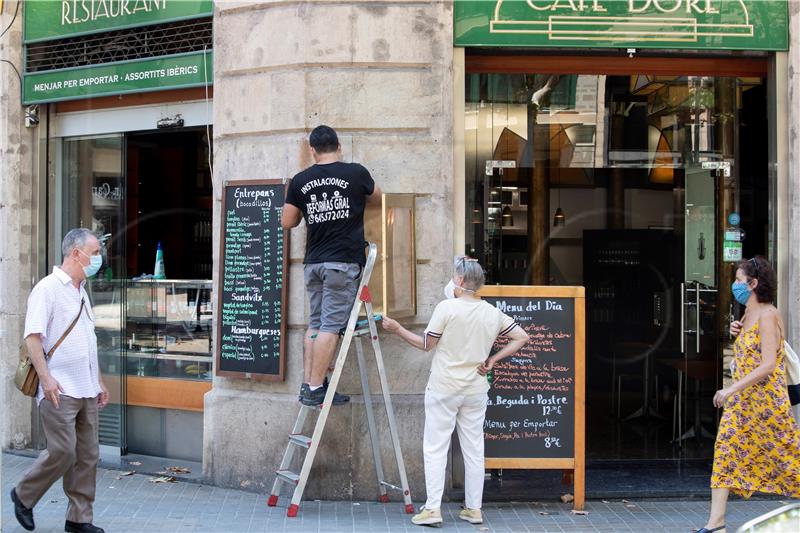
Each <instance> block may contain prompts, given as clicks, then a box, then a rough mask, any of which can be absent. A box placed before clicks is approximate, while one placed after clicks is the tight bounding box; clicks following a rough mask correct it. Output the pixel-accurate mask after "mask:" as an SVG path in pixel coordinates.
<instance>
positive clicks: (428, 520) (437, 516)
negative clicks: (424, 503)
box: [411, 507, 442, 527]
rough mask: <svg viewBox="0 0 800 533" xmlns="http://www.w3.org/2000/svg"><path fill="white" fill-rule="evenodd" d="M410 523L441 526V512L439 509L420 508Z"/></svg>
mask: <svg viewBox="0 0 800 533" xmlns="http://www.w3.org/2000/svg"><path fill="white" fill-rule="evenodd" d="M411 523H412V524H415V525H418V526H431V527H442V513H441V511H439V509H426V508H424V507H423V508H422V509H421V510H420V512H419V514H415V515H414V516H413V517H412V518H411Z"/></svg>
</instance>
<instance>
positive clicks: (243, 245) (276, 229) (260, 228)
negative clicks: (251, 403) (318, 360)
mask: <svg viewBox="0 0 800 533" xmlns="http://www.w3.org/2000/svg"><path fill="white" fill-rule="evenodd" d="M223 189H224V190H223V202H222V223H221V227H222V237H221V239H220V255H219V257H220V259H219V265H220V276H219V280H220V281H219V283H220V286H219V291H218V292H219V305H218V307H217V308H218V309H219V311H218V313H219V318H218V324H219V327H218V328H219V329H218V337H217V338H218V339H219V341H218V342H217V354H216V356H217V363H216V374H217V375H221V376H227V377H242V378H253V379H262V380H283V375H284V368H285V364H284V361H285V359H284V347H285V337H286V313H285V302H286V295H287V283H286V280H287V275H286V266H287V257H286V256H287V253H286V248H287V245H288V232H284V230H283V229H282V228H281V210H282V208H283V202H284V185H283V184H282V183H281V181H280V180H253V181H231V182H227V183H226V184H225V186H224V188H223Z"/></svg>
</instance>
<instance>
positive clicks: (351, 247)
mask: <svg viewBox="0 0 800 533" xmlns="http://www.w3.org/2000/svg"><path fill="white" fill-rule="evenodd" d="M374 190H375V181H373V179H372V176H370V175H369V171H368V170H367V169H366V168H364V167H362V166H361V165H359V164H358V163H343V162H341V161H337V162H335V163H327V164H324V165H314V166H311V167H309V168H307V169H305V170H304V171H302V172H300V173H299V174H297V175H296V176H295V177H293V178H292V181H291V183H289V190H288V191H287V193H286V203H287V204H292V205H293V206H295V207H297V208H298V209H300V211H302V212H303V218H304V219H305V221H306V226H308V228H307V234H306V235H307V236H306V258H305V263H324V262H326V261H341V262H345V263H357V264H359V265H362V266H363V265H364V263H365V262H366V258H365V256H364V206H365V204H366V199H367V198H366V197H367V196H369V195H370V194H372V192H373V191H374Z"/></svg>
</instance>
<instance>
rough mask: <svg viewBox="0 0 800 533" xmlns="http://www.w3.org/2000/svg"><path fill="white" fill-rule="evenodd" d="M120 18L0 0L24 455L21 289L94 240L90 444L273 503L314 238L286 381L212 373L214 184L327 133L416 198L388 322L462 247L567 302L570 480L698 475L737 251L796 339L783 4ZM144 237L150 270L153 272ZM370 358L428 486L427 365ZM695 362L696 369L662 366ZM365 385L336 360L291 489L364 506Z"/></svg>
mask: <svg viewBox="0 0 800 533" xmlns="http://www.w3.org/2000/svg"><path fill="white" fill-rule="evenodd" d="M39 4H42V5H44V6H45V7H48V4H49V7H48V8H47V9H45V7H40V6H39ZM62 4H63V5H62ZM101 4H102V5H105V7H106V8H107V9H108V12H105V11H102V10H101V8H100V5H101ZM84 5H85V6H86V11H84V10H83V6H84ZM136 5H137V6H138V7H139V8H140V9H139V10H138V11H136V12H133V8H131V9H130V11H131V12H130V13H128V12H125V10H124V9H123V8H122V5H121V4H120V3H116V2H113V1H110V2H107V3H105V2H103V3H97V2H95V3H90V2H82V3H81V2H78V3H69V2H66V3H61V2H28V3H18V2H13V1H6V2H4V3H3V7H2V24H0V28H2V29H5V28H6V26H9V30H8V32H7V33H6V34H5V35H4V36H3V37H2V40H0V47H2V48H0V53H2V59H4V60H7V61H9V62H11V63H12V64H13V65H15V66H16V68H17V70H18V71H19V72H20V74H21V77H22V79H18V78H17V76H16V74H15V73H14V71H13V70H12V69H11V68H10V66H9V65H8V64H7V63H3V64H2V67H0V86H2V88H3V92H2V102H3V105H2V110H0V125H2V135H0V143H3V144H2V148H1V150H2V154H3V157H2V160H1V161H0V191H1V192H0V204H2V205H0V231H1V232H2V238H0V243H2V244H1V245H2V251H1V254H0V259H2V260H1V261H0V272H2V276H1V277H0V294H2V295H3V298H2V299H1V300H0V346H1V347H2V348H1V349H0V353H2V367H1V368H2V376H3V380H2V381H3V384H4V387H5V388H4V390H3V405H4V406H5V407H4V409H3V418H2V428H3V431H4V435H5V436H4V439H3V446H4V447H13V446H14V443H15V442H16V443H17V444H19V443H20V442H21V441H24V442H25V444H26V445H27V446H33V447H36V446H37V443H38V442H40V437H39V435H38V434H37V424H38V422H37V418H36V409H35V408H34V407H33V406H32V405H31V403H30V401H29V400H28V399H27V398H23V397H22V396H21V395H20V394H19V393H17V392H16V390H14V388H13V385H11V376H12V375H13V370H14V367H15V364H16V361H17V357H18V355H19V353H20V349H21V339H20V336H21V332H22V329H23V321H24V310H25V301H26V297H27V294H28V292H29V290H30V288H31V287H32V285H33V284H34V283H35V282H36V281H37V280H38V279H40V278H41V277H42V276H44V275H45V274H46V273H47V272H48V271H49V270H50V269H52V266H53V265H55V264H58V263H59V262H60V256H59V254H58V244H59V242H60V239H61V235H62V234H63V231H64V230H66V229H67V228H69V227H71V226H74V225H84V226H87V227H92V228H93V229H94V230H96V231H98V233H99V234H100V235H101V236H103V237H104V241H105V244H106V249H107V261H106V266H105V270H104V271H103V272H101V273H100V274H99V275H98V277H97V279H95V280H93V281H92V282H91V284H92V291H93V299H94V305H95V309H96V311H97V314H98V317H99V319H98V323H97V327H98V330H99V332H98V342H99V343H100V347H101V352H102V353H104V354H105V355H104V361H103V370H104V373H105V374H106V376H107V380H108V381H110V382H111V383H112V385H113V387H112V388H113V395H112V396H113V398H114V400H115V401H114V405H113V406H112V409H110V410H108V411H107V412H105V413H104V415H103V417H104V418H103V420H102V428H103V431H102V435H101V439H102V443H103V444H104V447H105V448H104V449H105V451H106V452H107V453H117V454H119V453H126V452H129V453H141V454H146V455H156V456H163V457H170V458H175V459H178V460H179V459H186V460H196V461H202V463H203V471H204V474H205V476H206V477H208V478H209V479H210V480H211V481H212V482H213V483H216V484H220V485H226V486H236V487H246V488H249V489H251V490H256V491H260V492H266V491H267V490H268V489H269V486H270V484H271V483H272V480H273V476H274V470H275V468H276V467H277V465H278V463H279V461H280V457H281V454H282V451H283V447H284V445H285V442H286V435H287V432H288V431H289V429H290V427H291V425H292V423H293V421H294V418H295V416H296V413H297V405H298V404H297V390H298V389H299V386H300V381H301V378H302V363H301V360H302V354H301V351H302V337H303V330H304V326H305V323H306V320H307V316H308V306H307V303H306V301H305V296H304V288H303V282H302V280H303V277H302V268H303V265H302V258H303V251H304V248H303V243H304V235H303V230H302V229H299V230H295V231H294V232H293V233H292V236H291V246H290V259H289V275H288V283H289V298H288V302H287V306H286V309H287V313H288V317H287V322H288V339H287V346H288V349H287V351H286V365H287V366H286V378H285V380H284V381H282V382H256V381H253V380H246V379H236V378H225V377H219V376H215V375H214V369H213V363H212V359H213V357H212V355H213V353H214V351H215V349H216V344H215V343H216V342H217V340H216V339H214V338H213V337H214V335H213V334H212V332H213V331H214V330H215V329H216V328H215V322H214V321H215V320H216V317H215V314H214V311H215V309H214V302H215V294H216V291H217V288H218V286H219V276H218V272H219V257H218V250H219V238H220V231H221V230H220V220H221V218H222V217H221V199H222V190H223V184H224V183H226V182H229V181H235V180H252V179H261V178H273V179H288V178H290V177H291V176H292V175H293V174H294V173H296V172H298V171H299V170H301V169H303V168H305V167H306V166H308V165H310V164H311V159H310V156H309V153H308V150H307V146H306V139H307V136H308V133H309V132H310V130H311V129H312V128H313V127H314V126H316V125H318V124H323V123H324V124H329V125H331V126H333V127H334V128H336V129H337V131H338V132H339V134H340V139H341V141H342V147H343V153H344V157H345V158H346V159H347V160H352V161H358V162H360V163H362V164H363V165H365V166H366V167H367V168H368V169H369V170H370V172H371V173H372V175H373V177H374V178H375V180H376V182H377V183H378V184H380V186H381V188H382V189H383V191H385V192H386V193H388V194H389V195H392V194H404V195H412V196H413V204H412V205H413V210H414V213H413V214H414V220H415V228H414V229H415V231H414V232H413V235H414V239H413V243H411V245H412V246H411V249H412V250H413V254H411V257H413V265H412V267H411V268H412V275H411V278H412V279H413V282H412V283H411V284H410V285H409V284H408V283H406V284H405V285H402V284H398V285H397V286H395V287H392V288H391V290H390V291H388V292H386V293H385V294H387V295H392V296H387V297H386V299H387V301H386V302H384V304H385V305H386V306H387V307H388V308H389V309H392V305H393V303H394V301H395V300H397V301H400V300H402V299H403V298H402V295H403V293H404V292H403V291H406V292H408V291H411V292H412V293H413V294H412V298H410V299H409V301H411V302H412V305H411V306H410V309H411V311H410V312H408V313H406V315H407V316H405V317H404V318H403V321H404V323H405V324H406V325H407V326H409V327H411V328H412V329H417V330H422V329H423V328H424V325H425V324H426V323H427V319H428V318H429V317H430V315H431V312H432V310H433V307H434V306H435V305H436V303H437V302H438V301H439V300H440V299H441V298H442V288H443V287H444V285H445V284H446V282H447V280H448V277H449V273H450V270H451V264H452V257H453V255H454V254H460V253H468V254H470V255H472V256H474V257H477V258H479V259H480V260H481V263H482V264H483V265H484V266H485V267H486V269H487V275H488V279H489V282H490V283H492V284H495V283H498V284H504V285H581V286H585V287H586V291H587V292H586V294H587V317H586V325H587V326H586V327H587V350H586V353H587V377H588V380H587V442H586V446H587V460H588V462H589V464H590V465H591V464H592V462H593V461H595V462H598V463H600V462H603V461H622V462H623V464H624V465H628V466H624V467H626V468H636V467H637V465H641V464H642V463H646V462H648V461H662V460H669V461H676V460H677V461H678V462H679V463H680V462H681V461H705V460H707V459H708V458H709V457H710V453H711V448H712V446H711V445H712V444H713V441H712V440H709V439H704V438H703V437H702V435H703V434H704V431H706V432H708V433H709V434H711V433H713V429H714V427H713V426H714V422H715V416H714V413H713V411H711V409H710V399H708V401H707V402H706V403H707V404H708V405H704V404H703V398H705V395H707V394H708V393H709V391H710V392H711V393H712V394H713V390H715V388H716V386H717V385H718V384H720V383H722V382H723V381H724V379H726V375H725V357H726V355H727V353H728V350H729V349H730V339H728V338H727V335H726V334H725V324H726V323H727V320H729V318H730V316H731V315H737V313H738V312H739V310H737V309H736V308H735V307H734V305H733V303H732V301H731V297H730V295H729V290H728V287H729V285H730V281H731V276H732V272H733V270H732V265H734V264H735V261H736V260H737V258H738V257H740V256H743V257H750V256H752V255H755V254H761V255H764V256H766V257H767V258H769V259H770V260H772V261H773V262H774V264H775V265H776V268H777V272H778V275H779V295H778V306H779V308H780V309H781V311H782V313H783V315H784V317H785V321H786V324H787V333H788V335H787V336H788V338H789V341H790V342H791V341H797V340H798V339H800V317H798V315H797V313H793V312H792V310H794V309H797V308H798V305H800V280H798V273H797V265H798V264H799V263H798V260H799V259H800V257H798V255H800V230H798V229H797V225H796V224H791V223H790V221H791V220H794V219H795V218H796V217H797V214H798V212H799V210H800V163H798V160H797V156H796V154H797V153H798V151H799V150H800V140H798V139H800V135H798V134H796V133H797V131H796V130H797V129H798V128H800V117H799V116H798V111H797V110H798V109H800V107H799V104H800V102H798V99H799V98H800V96H798V94H797V93H796V91H794V90H793V87H794V86H795V84H796V83H797V80H796V79H795V76H796V75H797V74H796V72H798V67H800V65H798V60H800V55H798V54H800V52H799V51H798V50H800V45H798V41H797V29H798V27H800V26H798V24H800V22H798V21H799V20H800V19H798V12H800V9H798V6H800V3H798V2H796V1H795V0H789V1H782V0H770V1H746V0H743V1H739V0H735V1H734V0H730V1H729V0H703V1H700V2H695V1H688V2H683V1H680V0H670V1H669V2H667V1H664V0H662V1H660V2H659V1H656V0H653V1H648V0H632V1H628V0H624V1H618V0H604V1H603V0H591V1H589V0H586V1H583V0H581V1H578V0H563V1H562V0H558V1H552V0H546V1H545V0H532V1H529V2H509V1H505V2H503V1H486V2H466V1H460V0H456V1H455V2H453V1H437V2H407V1H399V0H397V1H386V2H383V1H381V2H374V1H366V0H365V1H351V2H247V1H217V2H214V3H213V5H212V3H211V2H203V1H199V2H170V1H151V2H141V3H137V4H136ZM32 6H36V7H32ZM64 6H67V8H65V7H64ZM70 6H72V7H70ZM64 9H67V12H65V11H64ZM79 9H80V11H78V10H79ZM176 9H177V11H175V10H176ZM212 28H213V32H212ZM145 37H146V38H145ZM78 46H83V47H84V49H86V47H88V48H89V49H90V50H93V51H94V52H95V53H94V55H92V56H91V57H85V55H84V56H81V55H80V54H78V53H77V52H76V50H77V47H78ZM21 84H22V87H21ZM378 223H379V222H378ZM373 229H374V228H373ZM368 231H369V228H368ZM378 233H380V232H378ZM159 243H160V245H161V247H162V250H163V255H164V261H165V266H166V279H163V280H152V279H149V278H147V277H146V276H145V277H144V278H143V275H147V274H152V273H153V260H154V258H155V253H156V248H157V246H158V245H159ZM409 287H410V288H409ZM389 300H391V301H389ZM404 301H405V300H404ZM398 305H399V304H398ZM405 307H406V310H408V309H409V306H405ZM690 324H695V326H694V327H692V326H691V325H690ZM381 342H382V345H383V348H384V354H385V357H386V363H387V374H388V376H389V380H390V385H391V389H392V393H393V397H394V400H395V410H396V413H397V415H398V422H399V425H400V433H401V444H402V447H403V451H404V455H405V459H406V464H407V470H408V475H409V479H410V481H411V485H412V492H413V493H415V494H418V495H421V494H422V493H423V492H424V482H423V468H422V453H421V449H422V427H423V405H422V399H423V393H424V389H425V384H426V381H427V376H428V371H429V368H430V357H429V355H427V354H425V353H423V352H416V351H414V350H413V349H410V348H408V347H406V346H405V345H402V344H400V343H399V342H398V341H397V340H396V339H394V338H391V337H388V336H382V338H381ZM690 360H691V361H694V362H695V363H697V364H694V363H693V364H694V366H696V367H698V368H702V371H699V372H694V373H689V372H686V371H684V373H683V374H685V375H682V373H681V372H680V371H678V372H677V373H676V366H675V364H674V363H675V362H676V361H684V363H686V362H687V361H690ZM685 368H687V367H684V369H685ZM370 380H371V382H370V383H371V386H372V387H373V388H376V387H377V376H376V375H370ZM360 387H361V385H360V382H359V380H358V373H357V369H356V367H355V365H354V364H352V361H350V362H349V363H348V366H347V367H346V369H345V373H344V378H343V381H342V383H341V385H340V390H342V392H344V393H347V394H351V395H353V400H352V401H351V403H350V404H348V405H346V406H341V407H337V408H336V409H335V410H333V411H332V413H331V417H330V419H329V424H328V427H327V429H326V434H325V442H324V444H323V445H322V447H321V448H320V452H319V454H318V456H317V461H316V467H315V470H314V475H313V476H312V480H311V482H310V483H309V486H308V490H307V497H311V498H349V497H353V498H372V497H374V496H375V495H376V491H375V482H374V474H373V471H372V467H371V462H372V454H371V448H370V445H369V442H368V439H367V438H366V416H365V412H364V404H363V401H362V399H361V396H360ZM709 398H710V397H709ZM379 411H380V410H379ZM679 413H683V418H678V414H679ZM639 414H644V415H645V416H644V417H639V416H638V415H639ZM379 424H380V421H379ZM643 427H644V428H645V429H646V431H641V428H643ZM692 431H693V433H692ZM642 435H644V436H642ZM684 437H685V438H684ZM383 448H384V449H385V450H386V453H387V455H386V457H385V459H384V464H392V463H391V460H390V455H389V454H390V452H391V448H390V445H389V440H388V435H387V436H386V441H385V446H384V447H383ZM454 453H455V454H457V453H458V451H457V449H456V450H455V451H454ZM456 463H458V461H454V464H456ZM390 477H391V476H390ZM450 484H451V486H454V487H458V486H459V484H460V472H459V468H458V467H457V466H456V467H454V468H453V470H452V471H451V473H450Z"/></svg>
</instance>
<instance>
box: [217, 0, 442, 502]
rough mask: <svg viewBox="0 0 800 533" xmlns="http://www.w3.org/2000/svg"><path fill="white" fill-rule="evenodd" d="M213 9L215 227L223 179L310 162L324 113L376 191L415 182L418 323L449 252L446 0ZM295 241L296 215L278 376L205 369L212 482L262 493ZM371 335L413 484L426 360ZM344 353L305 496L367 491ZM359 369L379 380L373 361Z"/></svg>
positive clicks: (370, 476)
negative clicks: (310, 144)
mask: <svg viewBox="0 0 800 533" xmlns="http://www.w3.org/2000/svg"><path fill="white" fill-rule="evenodd" d="M215 9H216V11H215V14H214V39H215V42H214V61H215V65H214V71H215V80H214V84H215V86H214V113H215V115H214V159H215V167H214V185H215V202H214V224H215V229H216V231H215V232H214V235H215V236H217V238H218V235H219V223H220V205H221V204H220V202H221V190H222V183H223V182H224V181H227V180H237V179H238V180H241V179H254V178H289V177H291V176H292V175H293V174H295V173H296V172H298V171H299V170H301V169H303V168H305V167H307V166H309V165H310V164H311V159H310V156H309V154H308V150H307V145H306V139H307V137H308V134H309V132H310V131H311V129H313V128H314V127H315V126H317V125H319V124H328V125H330V126H332V127H334V128H335V129H337V131H338V132H339V135H340V139H341V142H342V146H343V152H344V157H345V159H346V160H351V161H357V162H360V163H362V164H363V165H365V166H366V167H367V168H368V169H369V170H370V171H371V172H372V175H373V177H374V178H375V180H376V182H377V183H378V184H379V185H380V186H381V188H382V189H383V190H384V191H385V192H389V193H391V192H403V193H409V192H413V193H415V194H416V200H417V228H416V229H417V242H416V249H417V259H418V261H417V263H418V264H417V281H418V286H417V298H418V316H417V319H416V320H415V321H412V322H411V323H412V324H414V323H416V324H418V325H415V327H416V328H417V329H420V330H421V329H422V326H421V324H423V323H425V322H426V321H427V319H428V318H429V317H430V314H431V312H432V310H433V306H434V305H435V304H436V303H437V301H438V300H439V297H440V295H441V291H442V287H443V285H444V283H445V282H446V280H447V278H448V277H449V272H450V269H451V261H452V251H453V237H452V235H453V226H452V218H451V213H452V207H451V206H452V201H453V199H452V188H453V186H452V169H453V133H452V125H453V94H452V92H453V83H452V76H453V74H452V68H453V48H452V4H451V2H419V1H408V0H395V1H386V2H384V1H381V2H374V1H371V0H362V1H357V0H356V1H351V2H277V1H264V2H217V3H216V8H215ZM304 242H305V236H304V232H303V229H302V226H301V229H296V230H294V231H292V235H291V266H290V269H291V274H290V298H289V305H288V314H289V317H288V320H289V326H290V333H289V342H288V345H289V347H288V350H287V378H286V381H285V382H283V383H276V384H261V383H252V382H248V381H245V380H237V379H224V378H214V387H213V390H212V391H211V392H210V393H208V394H207V395H206V400H205V429H204V472H205V474H206V476H208V477H209V478H210V479H211V480H213V482H215V483H217V484H221V485H227V486H241V487H249V488H251V489H255V490H259V491H263V492H266V491H268V490H269V488H270V485H271V483H272V481H273V479H274V470H275V469H276V467H277V466H278V463H279V462H280V458H281V454H282V452H283V449H284V448H285V446H286V438H287V434H288V432H289V430H290V428H291V425H292V423H293V421H294V418H295V416H296V414H297V411H298V409H299V404H298V402H297V392H298V389H299V387H300V383H301V379H302V334H303V328H304V325H305V323H306V320H307V313H308V306H307V303H306V299H305V294H304V287H303V283H302V257H303V249H304ZM218 248H219V246H218V243H215V245H214V250H215V253H216V252H217V250H218ZM218 260H219V258H218V257H215V263H216V262H217V261H218ZM215 271H216V270H215ZM381 340H382V345H383V348H384V357H385V359H386V363H387V373H388V376H389V380H390V384H391V390H392V393H393V394H394V396H393V397H394V401H395V402H396V403H395V408H396V412H397V416H398V422H399V426H400V433H401V437H402V447H403V452H404V454H405V459H406V464H407V471H408V474H409V478H410V480H411V484H412V491H413V492H414V493H415V494H417V495H421V494H423V493H424V482H423V471H422V451H421V450H422V424H423V407H422V393H423V389H424V386H425V383H426V381H427V375H428V370H429V368H430V358H429V355H428V354H425V353H423V352H420V351H415V350H413V349H410V348H408V347H406V346H405V345H401V344H400V343H398V342H397V340H396V339H392V338H389V337H388V336H385V335H384V336H382V339H381ZM351 355H354V354H353V353H352V352H351ZM354 359H355V358H354V357H351V360H350V361H348V366H347V368H346V369H345V373H344V376H343V380H342V383H341V384H340V390H341V391H343V392H345V393H348V394H352V395H353V399H352V401H351V403H350V404H349V405H347V406H342V407H337V408H335V409H334V410H333V411H332V413H331V416H330V418H329V419H328V425H327V427H326V432H325V437H324V442H323V444H322V446H321V448H320V451H319V454H318V455H317V460H316V463H315V465H316V466H315V469H314V470H313V471H312V480H311V482H310V483H309V486H308V489H307V491H306V497H307V498H350V497H353V498H368V499H369V498H374V497H376V496H377V491H376V482H375V474H374V467H373V466H372V456H371V449H370V445H369V439H368V436H367V431H366V419H365V414H364V406H363V401H362V400H361V396H360V395H359V394H358V392H359V390H360V383H359V381H358V379H357V367H356V366H355V365H354V364H353V363H354ZM370 380H371V386H372V390H373V391H377V390H379V389H378V386H377V376H376V374H375V372H374V371H373V372H371V377H370ZM378 411H379V413H380V412H381V409H379V410H378ZM383 420H385V418H383V415H382V414H381V415H380V416H379V417H378V425H379V427H382V428H386V424H385V422H383ZM308 431H310V429H309V430H308ZM383 437H384V438H383V442H382V446H381V447H382V449H383V450H384V465H386V470H387V474H388V476H387V477H388V478H390V479H391V480H394V481H395V482H397V481H398V479H397V476H396V475H392V474H391V473H392V472H394V471H395V470H396V469H395V468H393V466H392V465H393V464H394V463H393V459H392V457H391V446H390V444H389V443H390V441H389V435H388V432H387V433H386V434H385V435H384V436H383Z"/></svg>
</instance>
